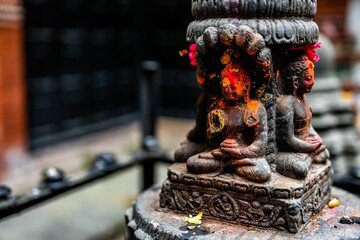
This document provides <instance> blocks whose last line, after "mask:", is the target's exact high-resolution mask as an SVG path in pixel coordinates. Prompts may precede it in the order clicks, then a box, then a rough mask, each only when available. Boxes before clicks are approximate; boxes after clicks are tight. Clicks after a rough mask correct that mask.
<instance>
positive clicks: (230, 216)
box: [160, 161, 331, 233]
mask: <svg viewBox="0 0 360 240" xmlns="http://www.w3.org/2000/svg"><path fill="white" fill-rule="evenodd" d="M330 186H331V166H330V162H329V161H328V162H327V163H326V164H313V165H312V166H311V169H310V172H309V174H308V176H307V177H306V178H305V179H304V180H299V179H292V178H288V177H285V176H283V175H281V174H278V173H276V172H273V173H272V175H271V178H270V180H269V181H268V182H265V183H254V182H251V181H249V180H247V179H245V178H242V177H240V176H238V175H236V174H230V173H224V174H221V175H217V176H214V175H211V174H191V173H188V172H187V171H186V164H185V163H175V164H173V165H172V166H170V167H169V168H168V179H167V180H166V181H165V182H164V184H163V187H162V192H161V194H160V205H161V207H162V208H169V209H172V210H175V211H177V212H179V213H187V214H193V215H194V214H195V215H196V214H197V213H199V212H203V214H204V216H207V217H209V218H214V219H217V220H221V221H226V222H231V223H237V224H244V225H254V226H259V227H272V228H276V229H279V230H287V231H289V232H292V233H296V232H298V231H299V230H301V228H302V227H303V226H305V225H306V223H308V222H309V221H310V219H311V217H312V215H314V214H315V213H317V212H319V211H320V210H321V209H322V208H323V207H324V206H325V205H326V204H327V202H328V201H329V198H330Z"/></svg>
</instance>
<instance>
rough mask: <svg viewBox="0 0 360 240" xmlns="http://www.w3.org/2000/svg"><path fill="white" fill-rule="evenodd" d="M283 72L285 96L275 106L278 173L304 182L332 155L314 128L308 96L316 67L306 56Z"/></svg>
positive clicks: (295, 57) (294, 59) (299, 56)
mask: <svg viewBox="0 0 360 240" xmlns="http://www.w3.org/2000/svg"><path fill="white" fill-rule="evenodd" d="M291 58H292V60H290V62H288V64H287V66H285V68H284V69H283V70H282V76H283V77H282V89H283V90H282V92H283V94H279V96H278V98H277V104H276V143H277V148H278V151H279V152H278V154H277V157H276V164H275V165H276V171H277V172H279V173H281V174H282V175H285V176H288V177H291V178H296V179H304V178H305V177H306V176H307V174H308V172H309V169H310V166H311V164H312V163H324V162H326V160H327V159H328V158H329V152H328V150H327V149H326V147H325V145H324V144H323V141H322V139H321V138H320V137H319V135H318V134H317V133H316V131H315V130H314V129H313V127H312V125H311V119H312V112H311V108H310V106H309V104H308V101H307V99H306V96H305V94H306V93H309V92H310V91H311V88H312V86H313V85H314V63H313V62H312V61H310V60H309V59H308V57H307V56H306V54H304V53H297V54H293V56H292V57H290V58H289V59H291Z"/></svg>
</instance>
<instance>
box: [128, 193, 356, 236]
mask: <svg viewBox="0 0 360 240" xmlns="http://www.w3.org/2000/svg"><path fill="white" fill-rule="evenodd" d="M159 192H160V187H159V186H157V187H156V186H154V187H153V188H151V189H149V190H147V191H145V192H143V193H142V194H141V195H140V196H139V197H138V198H137V201H136V203H135V204H134V206H133V208H132V209H131V210H128V212H127V220H128V223H127V237H126V239H127V240H130V239H142V240H143V239H172V240H174V239H175V240H176V239H178V240H185V239H208V240H215V239H216V240H218V239H226V240H230V239H249V240H250V239H261V240H270V239H271V240H272V239H294V240H300V239H301V240H304V239H305V240H310V239H311V240H324V239H344V240H350V239H360V225H359V224H351V225H348V224H341V223H339V220H340V218H341V217H342V216H344V215H350V216H351V215H352V214H359V213H360V199H359V198H358V197H356V196H354V195H352V194H350V193H348V192H346V191H343V190H340V189H338V188H332V195H333V196H335V197H336V198H338V199H339V200H340V206H338V207H336V208H332V209H329V208H328V207H325V208H324V209H323V210H321V211H320V212H319V213H318V214H316V215H315V216H313V217H312V218H311V220H310V221H309V223H308V224H307V225H306V226H305V227H304V228H303V229H302V230H301V231H300V232H298V233H297V234H292V233H288V232H284V231H277V230H273V229H265V228H259V227H253V226H243V225H237V224H231V223H225V222H221V221H217V220H214V219H211V218H208V217H206V216H204V217H203V219H202V223H201V225H197V226H196V227H195V228H194V227H190V228H188V226H189V225H188V224H187V222H186V221H184V220H183V218H184V217H185V216H187V214H178V213H176V212H174V211H172V210H169V209H162V208H160V206H159ZM191 229H192V230H191Z"/></svg>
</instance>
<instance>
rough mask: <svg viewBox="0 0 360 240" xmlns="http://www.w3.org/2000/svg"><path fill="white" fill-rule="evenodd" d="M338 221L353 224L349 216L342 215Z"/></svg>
mask: <svg viewBox="0 0 360 240" xmlns="http://www.w3.org/2000/svg"><path fill="white" fill-rule="evenodd" d="M339 222H340V223H342V224H353V223H354V220H353V219H352V218H350V217H349V216H342V217H341V218H340V221H339Z"/></svg>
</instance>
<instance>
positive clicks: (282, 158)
mask: <svg viewBox="0 0 360 240" xmlns="http://www.w3.org/2000/svg"><path fill="white" fill-rule="evenodd" d="M315 13H316V1H315V0H306V1H303V0H269V1H255V0H235V1H229V0H211V1H209V0H193V1H192V14H193V16H194V18H195V20H194V21H193V22H191V23H190V24H189V26H188V29H187V39H188V40H189V41H190V42H193V43H195V44H196V45H192V46H191V50H192V52H191V54H192V56H195V59H192V62H191V63H192V65H196V66H197V69H196V74H197V79H198V82H199V84H200V86H201V87H202V88H203V90H204V91H203V94H202V95H201V96H200V97H199V99H198V101H197V103H196V106H195V109H196V125H195V127H194V128H193V129H191V130H190V132H189V133H188V134H187V137H186V140H185V141H184V142H182V143H181V145H180V147H179V148H178V149H177V150H176V151H175V155H174V158H175V161H176V163H174V164H173V165H171V166H170V167H169V168H168V179H167V180H165V182H164V183H163V185H162V188H161V193H160V207H161V211H165V212H166V211H171V214H172V213H173V212H176V213H179V214H185V215H186V214H192V215H194V214H199V213H201V214H202V215H203V217H204V219H212V220H211V221H213V220H215V221H214V222H215V223H214V222H212V223H213V224H214V226H215V225H216V223H219V225H221V223H223V224H224V223H233V224H237V225H238V226H239V229H244V228H246V227H249V226H252V227H253V228H252V229H260V227H261V228H272V229H277V230H284V231H286V232H290V233H297V232H299V231H301V230H302V229H304V228H305V226H306V225H307V224H308V223H309V222H310V221H311V220H312V219H314V218H315V217H316V214H317V213H319V212H320V211H321V210H322V209H323V207H324V206H325V205H326V204H327V203H328V201H329V198H330V187H331V175H332V170H331V164H330V161H329V157H330V156H329V152H328V150H327V148H326V146H325V145H324V144H323V141H322V139H321V137H320V136H319V135H318V134H317V133H316V131H315V130H314V128H313V127H312V125H311V119H312V112H311V108H310V106H309V104H308V101H307V99H306V94H307V93H309V92H310V91H311V88H312V86H313V84H314V64H315V62H316V61H317V60H318V56H317V54H316V52H315V50H314V49H315V48H318V47H319V44H318V37H319V31H318V27H317V25H316V24H315V23H314V22H313V21H312V19H313V17H314V16H315ZM141 208H142V207H141V205H140V204H137V205H136V209H134V214H135V216H134V221H130V223H129V226H130V225H131V224H135V225H136V226H135V225H134V226H132V228H133V229H136V228H138V229H140V230H143V232H146V233H147V234H148V233H149V232H153V233H154V232H157V233H159V232H161V230H164V231H165V229H164V228H162V226H161V227H159V228H157V227H156V226H154V227H150V226H148V225H147V226H146V224H145V225H144V222H141V220H139V219H140V218H141V216H144V213H145V212H140V211H141V210H140V209H141ZM164 209H165V210H164ZM142 210H143V209H142ZM155 215H157V214H155ZM170 225H172V224H170ZM164 226H169V225H168V224H167V222H166V221H165V223H164ZM210 228H211V227H210ZM227 229H228V230H229V231H232V230H230V228H227ZM180 230H181V228H180ZM255 231H256V230H255ZM259 231H260V230H259ZM139 232H140V231H139ZM195 232H196V231H195ZM261 232H262V233H265V231H261ZM211 233H213V232H211ZM173 234H174V235H173V236H175V235H176V233H174V232H173ZM209 234H210V233H209ZM214 234H215V233H214ZM287 234H288V233H287ZM225 235H226V234H225ZM265 235H266V234H265ZM275 235H277V234H275ZM139 236H140V235H139ZM154 236H155V235H154ZM164 236H165V235H164ZM176 236H178V235H176ZM214 236H215V235H214ZM232 236H233V235H232ZM279 236H280V235H279ZM284 236H285V235H284ZM287 236H288V235H287ZM210 237H211V236H210ZM139 238H140V239H142V238H141V237H139ZM225 238H226V237H225ZM274 238H276V237H274ZM176 239H182V238H181V237H179V238H176Z"/></svg>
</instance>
